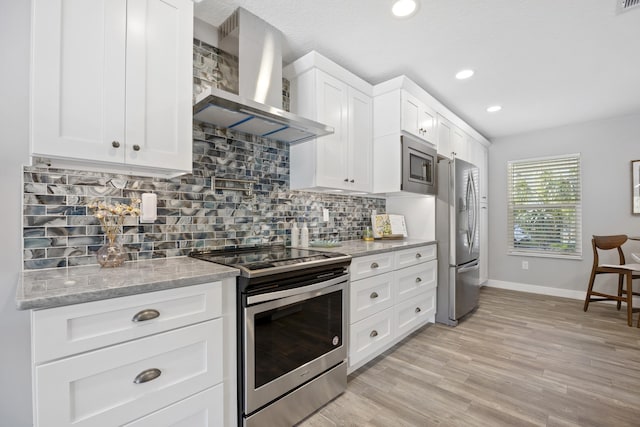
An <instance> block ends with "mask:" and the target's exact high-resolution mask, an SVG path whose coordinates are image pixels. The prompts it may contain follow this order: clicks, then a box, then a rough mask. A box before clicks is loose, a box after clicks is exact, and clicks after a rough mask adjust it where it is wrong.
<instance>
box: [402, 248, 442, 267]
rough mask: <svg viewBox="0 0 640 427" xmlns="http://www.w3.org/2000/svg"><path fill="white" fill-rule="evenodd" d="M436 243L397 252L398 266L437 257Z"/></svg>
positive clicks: (406, 265)
mask: <svg viewBox="0 0 640 427" xmlns="http://www.w3.org/2000/svg"><path fill="white" fill-rule="evenodd" d="M436 249H437V247H436V245H426V246H420V247H417V248H411V249H403V250H401V251H398V252H396V253H395V255H396V268H403V267H409V266H410V265H416V264H420V263H423V262H426V261H430V260H432V259H436V256H437V254H436Z"/></svg>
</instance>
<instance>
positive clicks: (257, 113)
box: [193, 88, 334, 144]
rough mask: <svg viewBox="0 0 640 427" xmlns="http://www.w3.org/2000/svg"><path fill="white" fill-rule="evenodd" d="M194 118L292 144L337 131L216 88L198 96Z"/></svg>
mask: <svg viewBox="0 0 640 427" xmlns="http://www.w3.org/2000/svg"><path fill="white" fill-rule="evenodd" d="M193 118H194V119H196V120H200V121H203V122H206V123H211V124H213V125H216V126H220V127H224V128H228V129H234V130H238V131H240V132H245V133H250V134H252V135H260V136H263V137H265V138H269V139H275V140H277V141H283V142H288V143H291V144H293V143H297V142H302V141H306V140H308V139H311V138H316V137H318V136H323V135H328V134H331V133H333V132H334V130H333V128H332V127H330V126H326V125H323V124H322V123H318V122H315V121H313V120H309V119H306V118H304V117H300V116H297V115H295V114H292V113H289V112H287V111H284V110H282V109H279V108H275V107H271V106H269V105H265V104H261V103H259V102H256V101H253V100H251V99H246V98H243V97H241V96H238V95H236V94H233V93H230V92H226V91H224V90H221V89H216V88H211V89H209V90H207V91H205V92H203V93H202V94H201V95H200V96H199V97H198V100H197V102H196V104H195V105H194V106H193Z"/></svg>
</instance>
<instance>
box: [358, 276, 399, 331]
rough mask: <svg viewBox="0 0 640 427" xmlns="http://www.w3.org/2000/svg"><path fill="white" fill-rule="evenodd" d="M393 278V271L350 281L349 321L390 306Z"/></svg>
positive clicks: (362, 317) (391, 303) (391, 302)
mask: <svg viewBox="0 0 640 427" xmlns="http://www.w3.org/2000/svg"><path fill="white" fill-rule="evenodd" d="M393 280H394V275H393V273H385V274H379V275H377V276H373V277H368V278H366V279H361V280H357V281H355V282H351V284H350V287H351V290H350V294H349V297H350V303H349V304H350V306H351V311H350V318H349V322H350V323H356V322H358V321H360V320H362V319H364V318H365V317H368V316H371V315H372V314H374V313H377V312H379V311H382V310H384V309H387V308H389V307H391V306H392V305H393V292H392V288H393Z"/></svg>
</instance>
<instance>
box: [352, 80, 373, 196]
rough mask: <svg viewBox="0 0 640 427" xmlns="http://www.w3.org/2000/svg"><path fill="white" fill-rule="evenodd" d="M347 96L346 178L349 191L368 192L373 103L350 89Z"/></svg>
mask: <svg viewBox="0 0 640 427" xmlns="http://www.w3.org/2000/svg"><path fill="white" fill-rule="evenodd" d="M348 94H349V110H348V121H349V137H348V156H347V157H348V160H347V161H348V178H349V185H348V186H347V188H349V189H351V190H357V191H364V192H370V191H371V188H372V179H371V172H372V171H371V168H372V164H373V158H372V152H373V133H372V132H373V103H372V100H371V97H370V96H367V95H365V94H364V93H362V92H359V91H357V90H355V89H353V88H351V87H349V89H348Z"/></svg>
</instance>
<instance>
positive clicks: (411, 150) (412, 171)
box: [400, 135, 438, 194]
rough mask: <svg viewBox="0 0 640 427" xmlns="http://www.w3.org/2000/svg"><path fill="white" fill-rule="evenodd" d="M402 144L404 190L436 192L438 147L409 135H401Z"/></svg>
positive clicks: (420, 192)
mask: <svg viewBox="0 0 640 427" xmlns="http://www.w3.org/2000/svg"><path fill="white" fill-rule="evenodd" d="M400 140H401V144H402V186H401V187H400V189H401V190H402V191H409V192H411V193H419V194H436V193H437V186H436V165H437V163H438V154H437V152H436V149H435V148H433V147H432V146H431V145H429V144H428V143H426V142H423V141H420V140H419V139H416V138H412V137H410V136H407V135H402V136H401V137H400Z"/></svg>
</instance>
